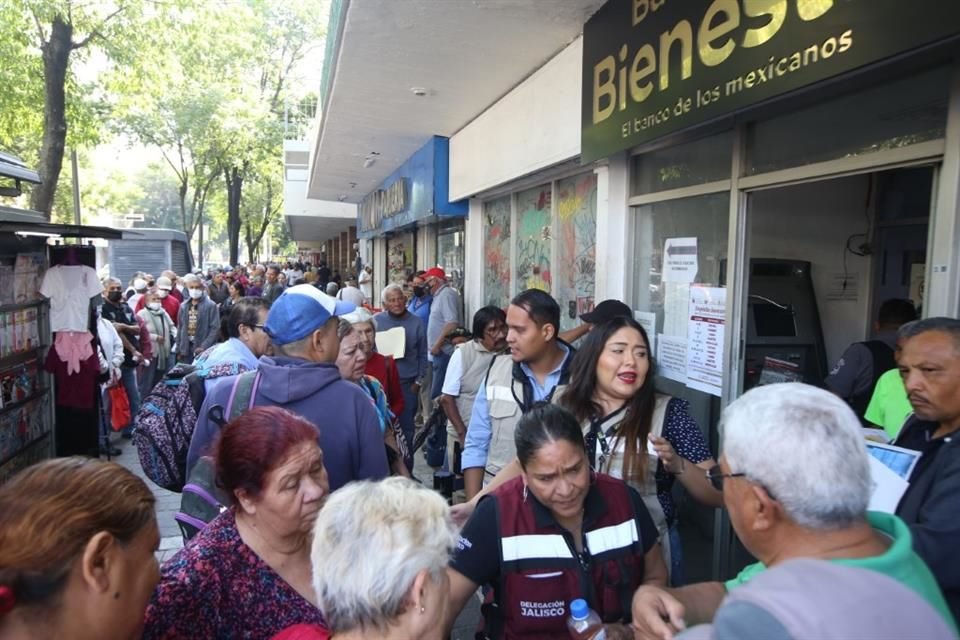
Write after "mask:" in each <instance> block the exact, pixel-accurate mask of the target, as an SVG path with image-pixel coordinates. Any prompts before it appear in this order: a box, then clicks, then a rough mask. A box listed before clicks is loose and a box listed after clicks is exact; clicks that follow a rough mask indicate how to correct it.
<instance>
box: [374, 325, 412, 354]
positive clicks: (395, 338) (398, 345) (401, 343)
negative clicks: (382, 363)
mask: <svg viewBox="0 0 960 640" xmlns="http://www.w3.org/2000/svg"><path fill="white" fill-rule="evenodd" d="M376 343H377V353H379V354H380V355H382V356H393V359H394V360H400V359H401V358H403V355H404V353H405V352H406V343H407V332H406V331H404V330H403V327H394V328H393V329H387V330H386V331H377V334H376Z"/></svg>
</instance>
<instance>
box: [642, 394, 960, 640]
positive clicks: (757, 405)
mask: <svg viewBox="0 0 960 640" xmlns="http://www.w3.org/2000/svg"><path fill="white" fill-rule="evenodd" d="M721 432H722V433H723V455H721V456H720V464H719V465H718V466H717V467H714V468H713V469H711V471H710V472H709V473H708V477H709V478H710V480H711V481H712V482H713V483H714V486H716V487H717V488H718V489H722V491H723V502H724V505H725V506H726V508H727V511H728V512H729V514H730V522H731V524H732V525H733V528H734V531H736V533H737V535H738V536H739V538H740V540H741V542H743V544H744V546H745V547H746V548H747V550H748V551H750V553H752V554H753V555H754V556H755V557H757V558H758V559H759V560H760V562H758V563H756V564H753V565H750V566H748V567H747V568H745V569H744V570H743V571H741V572H740V574H739V575H738V576H737V577H736V578H734V579H733V580H730V581H728V582H727V583H726V584H723V583H720V582H708V583H701V584H694V585H689V586H686V587H680V588H678V589H669V590H664V589H659V588H650V587H641V588H640V589H638V590H637V592H636V593H635V594H634V598H633V624H634V626H635V628H636V629H637V630H638V631H639V633H640V634H641V636H642V637H652V638H669V637H672V635H673V634H674V633H676V632H677V631H679V630H681V629H683V628H684V627H685V625H686V624H690V623H700V622H709V621H711V620H712V619H713V616H714V614H715V613H716V611H717V608H718V607H719V605H720V602H721V601H722V600H723V598H724V596H725V595H726V593H727V591H733V590H735V589H736V588H737V587H738V586H740V585H743V584H745V583H747V582H748V581H750V580H751V579H752V578H753V577H755V576H757V575H759V574H760V573H761V572H763V571H764V570H765V569H766V568H767V567H771V566H775V565H779V564H780V563H784V562H786V561H788V560H792V559H796V558H811V559H820V560H829V561H831V562H834V563H837V564H840V565H844V566H849V567H857V568H861V569H868V570H871V571H876V572H878V573H881V574H885V575H887V576H888V577H890V578H893V579H895V580H897V581H899V582H901V583H902V584H904V585H905V586H907V587H909V588H910V589H912V590H913V591H914V592H916V593H917V594H919V595H920V596H921V597H922V598H923V599H925V600H926V601H927V602H928V603H929V604H930V605H931V606H933V607H934V609H936V610H937V611H938V612H939V613H940V615H942V616H943V618H944V620H945V621H947V623H948V624H949V626H950V627H952V628H955V625H954V622H953V617H952V615H951V614H950V610H949V608H948V607H947V604H946V602H945V600H944V598H943V595H942V593H941V592H940V589H939V587H938V586H937V583H936V580H935V579H934V577H933V575H932V574H931V573H930V570H929V569H928V568H927V567H926V565H925V564H924V563H923V560H921V559H920V557H919V556H918V555H917V554H916V553H915V552H914V551H913V549H912V547H911V543H912V540H911V535H910V529H909V528H908V527H907V526H906V524H904V522H903V521H902V520H900V519H899V518H897V517H896V516H894V515H890V514H885V513H876V512H867V504H868V503H869V501H870V494H871V492H872V482H871V479H870V463H869V459H868V457H867V456H868V454H867V451H866V447H865V446H864V439H863V435H862V433H861V429H860V422H859V420H858V419H857V417H856V415H854V413H853V411H852V410H851V409H850V407H849V405H847V404H846V403H845V402H844V401H843V400H841V399H840V398H839V397H837V396H835V395H833V394H831V393H830V392H828V391H825V390H822V389H817V388H815V387H811V386H809V385H805V384H800V383H785V384H774V385H767V386H763V387H758V388H756V389H752V390H751V391H748V392H747V393H745V394H744V395H743V396H742V397H740V398H739V399H737V400H736V401H734V402H733V403H731V404H730V406H729V407H727V409H726V411H724V414H723V417H722V418H721ZM879 604H880V606H896V603H879Z"/></svg>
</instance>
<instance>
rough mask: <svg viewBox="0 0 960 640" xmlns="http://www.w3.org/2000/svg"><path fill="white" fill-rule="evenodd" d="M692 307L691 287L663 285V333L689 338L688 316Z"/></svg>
mask: <svg viewBox="0 0 960 640" xmlns="http://www.w3.org/2000/svg"><path fill="white" fill-rule="evenodd" d="M689 306H690V285H688V284H683V283H680V282H666V283H664V284H663V333H664V335H668V336H676V337H680V336H683V337H684V338H686V337H687V321H688V320H689V319H690V316H689V315H688V314H687V311H688V308H689Z"/></svg>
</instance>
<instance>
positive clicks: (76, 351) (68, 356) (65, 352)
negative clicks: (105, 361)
mask: <svg viewBox="0 0 960 640" xmlns="http://www.w3.org/2000/svg"><path fill="white" fill-rule="evenodd" d="M92 339H93V336H92V335H90V332H89V331H58V332H57V337H56V338H55V339H54V342H53V348H54V349H55V350H56V351H57V355H58V356H60V359H61V360H63V361H64V362H66V363H67V375H73V374H74V373H79V372H80V363H81V362H83V361H84V360H86V359H87V358H89V357H90V356H92V355H93V347H92V346H91V345H90V341H91V340H92Z"/></svg>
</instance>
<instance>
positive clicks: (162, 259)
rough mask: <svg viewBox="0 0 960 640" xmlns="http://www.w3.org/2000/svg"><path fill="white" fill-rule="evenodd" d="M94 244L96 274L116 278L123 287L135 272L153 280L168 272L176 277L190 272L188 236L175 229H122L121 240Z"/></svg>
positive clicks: (190, 259)
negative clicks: (141, 272)
mask: <svg viewBox="0 0 960 640" xmlns="http://www.w3.org/2000/svg"><path fill="white" fill-rule="evenodd" d="M96 244H97V271H98V273H100V274H102V275H105V274H107V273H109V275H111V276H112V277H114V278H119V279H120V281H121V282H122V283H123V285H124V287H126V286H127V283H129V282H130V279H131V278H133V274H134V273H136V272H137V271H144V272H146V273H150V274H152V275H153V276H154V277H155V278H158V277H160V273H161V272H162V271H165V270H167V269H170V270H171V271H173V272H174V273H176V274H177V275H179V276H182V275H184V274H187V273H189V272H190V271H191V270H192V269H193V260H192V258H191V257H190V249H189V247H188V245H187V234H185V233H184V232H183V231H176V230H174V229H124V230H123V237H122V238H120V239H115V240H107V241H106V242H98V243H96Z"/></svg>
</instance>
